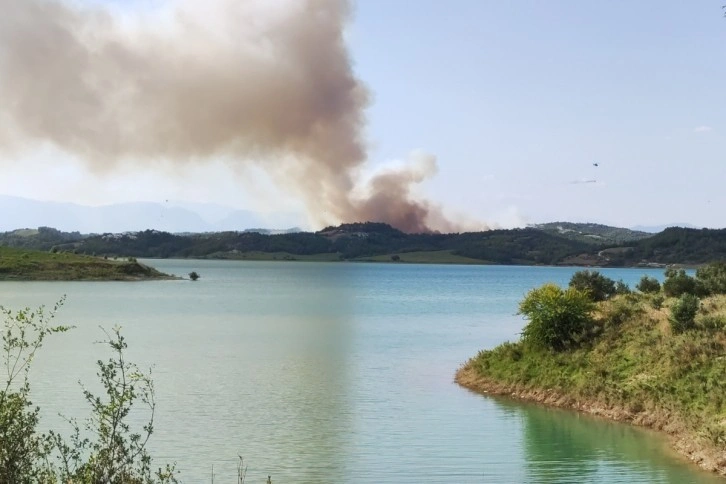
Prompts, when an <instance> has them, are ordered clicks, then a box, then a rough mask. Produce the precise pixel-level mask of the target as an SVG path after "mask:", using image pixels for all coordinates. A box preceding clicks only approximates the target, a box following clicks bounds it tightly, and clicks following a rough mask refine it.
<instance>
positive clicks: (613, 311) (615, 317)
mask: <svg viewBox="0 0 726 484" xmlns="http://www.w3.org/2000/svg"><path fill="white" fill-rule="evenodd" d="M640 311H642V309H641V308H640V306H639V305H637V304H636V303H634V302H632V301H629V300H627V299H626V298H618V299H616V300H614V301H612V304H610V305H609V306H608V307H607V308H606V309H605V311H604V313H603V316H604V319H605V322H606V324H608V325H613V326H619V325H621V324H622V323H624V322H625V321H627V320H628V319H630V318H631V317H633V315H634V314H636V313H638V312H640Z"/></svg>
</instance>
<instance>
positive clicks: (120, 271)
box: [0, 247, 172, 281]
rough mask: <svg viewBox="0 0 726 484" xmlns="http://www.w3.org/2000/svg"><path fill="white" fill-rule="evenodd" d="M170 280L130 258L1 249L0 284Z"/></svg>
mask: <svg viewBox="0 0 726 484" xmlns="http://www.w3.org/2000/svg"><path fill="white" fill-rule="evenodd" d="M170 278H172V277H171V276H169V275H167V274H164V273H162V272H159V271H157V270H156V269H154V268H153V267H149V266H146V265H144V264H141V263H139V262H138V261H136V260H135V259H133V258H132V259H130V260H126V259H124V260H110V259H103V258H100V257H93V256H87V255H76V254H72V253H67V252H63V253H51V252H41V251H35V250H24V249H14V248H10V247H0V281H3V280H5V281H7V280H15V281H102V280H105V281H137V280H144V279H170Z"/></svg>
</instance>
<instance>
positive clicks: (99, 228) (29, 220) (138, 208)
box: [0, 195, 301, 234]
mask: <svg viewBox="0 0 726 484" xmlns="http://www.w3.org/2000/svg"><path fill="white" fill-rule="evenodd" d="M0 213H2V217H0V231H11V230H15V229H21V228H37V227H53V228H56V229H58V230H61V231H65V232H81V233H96V234H102V233H109V232H112V233H115V232H132V231H139V230H147V229H155V230H161V231H165V232H171V233H183V232H218V231H224V230H236V231H243V230H245V229H251V228H267V229H287V228H290V227H297V226H299V225H300V222H301V217H300V216H299V215H296V214H292V213H283V212H276V213H271V214H261V213H256V212H252V211H249V210H237V209H234V208H231V207H225V206H223V205H216V204H202V203H188V202H174V201H169V202H165V203H154V202H133V203H119V204H113V205H103V206H99V207H90V206H85V205H78V204H75V203H61V202H45V201H38V200H30V199H26V198H21V197H12V196H7V195H0Z"/></svg>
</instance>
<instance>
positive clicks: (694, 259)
mask: <svg viewBox="0 0 726 484" xmlns="http://www.w3.org/2000/svg"><path fill="white" fill-rule="evenodd" d="M0 245H6V246H13V247H24V248H32V249H39V250H47V251H56V252H58V251H60V252H76V253H82V254H89V255H93V254H95V255H106V256H109V257H114V256H117V257H118V256H123V257H153V258H171V257H180V258H186V257H193V258H220V259H247V260H250V259H282V260H331V261H333V260H375V261H388V262H391V261H401V262H442V263H445V262H456V263H487V264H519V265H557V264H562V265H597V266H632V265H653V264H700V263H705V262H709V261H714V260H724V259H726V230H723V229H721V230H707V229H704V230H696V229H683V228H671V229H667V230H665V231H663V232H661V233H660V234H656V235H653V236H651V237H648V238H644V239H641V240H631V241H628V242H627V243H625V244H614V243H612V242H611V243H607V244H593V243H592V241H587V242H585V241H583V240H578V239H577V238H568V237H565V236H563V235H561V234H557V233H553V232H552V231H545V230H541V229H538V228H534V227H528V228H524V229H512V230H491V231H486V232H471V233H461V234H405V233H403V232H401V231H399V230H396V229H395V228H393V227H391V226H389V225H386V224H382V223H353V224H342V225H340V226H336V227H326V228H325V229H323V230H321V231H319V232H297V233H285V234H273V235H269V234H260V233H256V232H215V233H202V234H170V233H167V232H159V231H155V230H146V231H142V232H132V233H123V234H102V235H81V234H78V233H64V232H59V231H57V230H55V229H52V228H47V227H41V228H39V229H37V230H27V229H26V230H16V231H13V232H6V233H2V234H0Z"/></svg>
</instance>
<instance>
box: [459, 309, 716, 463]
mask: <svg viewBox="0 0 726 484" xmlns="http://www.w3.org/2000/svg"><path fill="white" fill-rule="evenodd" d="M651 299H652V296H643V295H629V296H619V297H617V298H615V299H614V300H611V301H606V302H603V303H600V305H599V307H598V312H597V314H596V317H595V322H594V323H593V324H594V328H593V329H594V334H596V336H595V337H594V339H593V340H591V341H590V342H588V343H586V344H584V345H583V346H582V347H580V348H577V349H574V350H570V351H563V352H553V351H550V350H546V349H536V348H533V347H530V346H528V345H526V344H525V343H523V342H521V341H519V342H514V343H504V344H502V345H500V346H498V347H496V348H494V349H492V350H489V351H482V352H480V353H479V354H478V355H477V356H476V357H475V358H473V359H471V360H470V361H469V362H468V363H467V366H466V367H465V368H468V369H473V370H474V371H475V372H476V373H477V374H478V375H479V376H480V377H482V378H483V379H484V380H486V381H488V382H495V383H497V384H503V385H504V386H510V387H512V388H514V387H516V388H518V389H520V390H522V391H533V392H536V391H540V392H542V391H554V392H556V393H558V394H560V395H566V396H567V397H570V398H573V399H575V400H578V401H582V402H587V403H589V404H596V405H600V406H602V407H604V408H613V407H616V408H621V409H626V411H627V412H630V413H632V415H631V416H630V417H629V418H633V419H634V418H636V417H637V416H638V414H642V413H643V412H646V413H650V414H652V415H668V419H670V420H671V421H675V422H678V423H679V424H680V425H681V426H682V428H684V429H685V430H686V431H688V432H690V433H691V434H692V435H694V436H696V437H697V438H701V439H704V440H705V441H706V443H707V445H710V446H713V447H715V448H717V449H718V450H719V451H726V330H725V329H724V325H723V322H724V321H726V318H724V314H726V298H724V296H715V297H711V298H708V299H706V300H704V301H703V304H702V305H701V309H700V312H699V315H698V316H697V318H696V328H695V329H693V330H689V331H686V332H683V333H680V334H674V333H673V332H672V331H671V327H670V324H669V322H668V316H669V307H670V306H671V305H672V304H673V302H674V299H670V300H666V303H665V305H664V307H663V308H662V309H654V307H653V304H652V303H651Z"/></svg>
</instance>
